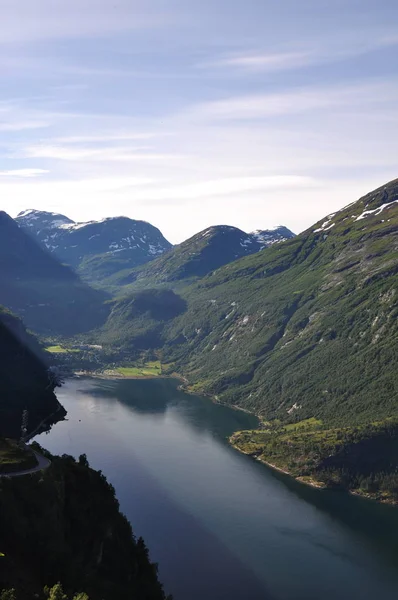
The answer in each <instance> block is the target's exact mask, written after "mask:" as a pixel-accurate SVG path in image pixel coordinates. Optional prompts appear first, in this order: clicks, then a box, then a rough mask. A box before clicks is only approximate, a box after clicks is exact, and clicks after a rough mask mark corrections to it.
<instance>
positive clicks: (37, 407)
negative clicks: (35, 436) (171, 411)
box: [0, 307, 61, 437]
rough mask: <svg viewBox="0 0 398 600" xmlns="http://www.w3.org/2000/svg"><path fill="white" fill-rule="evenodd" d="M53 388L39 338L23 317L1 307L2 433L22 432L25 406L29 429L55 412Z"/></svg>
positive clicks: (0, 372)
mask: <svg viewBox="0 0 398 600" xmlns="http://www.w3.org/2000/svg"><path fill="white" fill-rule="evenodd" d="M53 390H54V385H53V384H52V383H51V381H50V379H49V375H48V372H47V366H46V364H45V359H44V356H43V353H42V350H41V348H40V346H39V344H38V343H37V340H36V339H35V338H34V337H33V336H31V335H29V334H28V333H27V332H26V330H25V328H24V326H23V323H22V322H21V320H20V319H18V318H16V317H15V316H14V315H12V314H11V313H10V312H9V311H7V310H6V309H4V308H3V307H0V392H1V393H0V437H1V436H7V437H18V436H19V434H20V427H21V421H22V412H23V410H25V409H27V410H28V411H29V431H32V430H34V429H35V428H36V427H37V426H38V425H39V423H41V421H43V419H45V418H47V417H49V416H50V415H51V414H54V413H56V412H57V411H58V408H59V404H58V401H57V399H56V397H55V395H54V392H53ZM60 414H61V412H60Z"/></svg>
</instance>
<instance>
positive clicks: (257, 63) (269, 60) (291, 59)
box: [199, 52, 312, 71]
mask: <svg viewBox="0 0 398 600" xmlns="http://www.w3.org/2000/svg"><path fill="white" fill-rule="evenodd" d="M311 60H312V57H311V55H310V54H309V53H307V52H281V53H279V54H267V53H257V54H256V53H252V54H233V55H229V56H226V57H224V58H219V59H216V60H214V61H209V62H206V63H202V64H200V65H199V66H200V67H203V68H205V67H209V68H213V69H218V68H223V67H236V68H238V69H245V70H246V69H247V70H250V71H281V70H284V69H292V68H294V67H302V66H304V65H307V64H309V62H311Z"/></svg>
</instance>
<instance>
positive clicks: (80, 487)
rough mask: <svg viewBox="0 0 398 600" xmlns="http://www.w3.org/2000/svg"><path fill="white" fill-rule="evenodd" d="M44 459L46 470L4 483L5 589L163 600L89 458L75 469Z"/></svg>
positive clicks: (25, 599) (29, 594)
mask: <svg viewBox="0 0 398 600" xmlns="http://www.w3.org/2000/svg"><path fill="white" fill-rule="evenodd" d="M46 454H47V456H49V457H50V458H51V460H52V464H51V466H50V467H49V468H48V469H47V470H46V471H43V472H42V473H39V474H36V475H31V476H28V477H19V478H14V479H7V478H2V479H0V531H1V552H2V553H3V554H4V556H3V557H2V558H1V559H0V560H1V563H0V590H1V589H11V588H14V589H15V590H16V595H17V598H18V600H31V599H32V598H33V597H38V598H40V599H41V598H43V600H44V597H45V595H44V594H43V589H44V586H46V585H47V586H53V585H55V584H56V583H57V582H58V581H62V583H63V586H64V589H65V592H66V593H67V595H68V597H69V596H70V597H72V596H74V594H76V593H77V592H81V591H82V590H83V591H84V592H86V593H87V594H88V596H89V597H90V600H115V599H117V600H165V595H164V593H163V590H162V587H161V585H160V583H159V582H158V579H157V569H156V566H155V565H154V564H152V563H151V562H150V560H149V558H148V550H147V548H146V546H145V544H144V542H143V540H142V539H138V540H137V539H136V538H135V537H134V536H133V533H132V530H131V526H130V524H129V523H128V521H127V519H126V518H125V517H124V516H123V515H122V514H121V513H120V511H119V504H118V501H117V500H116V498H115V490H114V489H113V487H112V486H111V485H110V484H109V483H107V481H106V479H105V477H104V476H103V475H102V474H101V472H97V471H94V470H92V469H90V468H89V466H88V463H87V460H86V458H85V456H84V455H83V456H81V457H80V459H79V461H78V462H76V461H75V460H74V459H73V458H72V457H70V456H64V457H62V458H59V457H53V456H51V455H48V453H46ZM36 594H37V596H36Z"/></svg>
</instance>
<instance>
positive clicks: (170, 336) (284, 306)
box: [105, 181, 398, 425]
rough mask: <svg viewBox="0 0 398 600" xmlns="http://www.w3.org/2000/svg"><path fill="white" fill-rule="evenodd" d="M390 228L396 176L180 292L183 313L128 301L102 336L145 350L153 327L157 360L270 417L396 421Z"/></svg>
mask: <svg viewBox="0 0 398 600" xmlns="http://www.w3.org/2000/svg"><path fill="white" fill-rule="evenodd" d="M397 225H398V181H393V182H391V183H390V184H388V185H386V186H383V187H382V188H380V189H378V190H376V191H374V192H372V193H370V194H368V195H367V196H365V197H364V198H362V199H360V200H359V201H357V202H355V203H353V204H352V205H350V206H348V207H346V208H345V209H343V210H341V211H339V212H337V213H336V214H333V215H329V216H328V217H325V218H324V219H323V220H322V221H320V222H319V223H318V224H316V225H314V226H313V227H312V228H310V229H309V230H307V231H306V232H304V233H302V234H301V235H299V236H297V237H295V238H293V239H290V240H288V241H285V242H283V243H282V244H277V245H274V246H272V247H271V248H267V249H265V250H263V251H261V252H259V253H256V254H253V255H251V256H248V257H246V258H243V259H240V260H238V261H235V262H233V263H231V264H228V265H225V266H223V267H221V268H219V269H217V270H215V271H214V272H212V273H211V274H209V275H208V276H206V277H203V278H202V279H200V280H199V281H198V282H196V283H194V284H191V285H188V286H186V287H183V288H181V289H179V290H178V294H179V296H180V297H181V298H182V299H183V300H184V301H185V302H186V309H185V310H184V311H183V312H182V313H181V314H179V315H177V316H175V317H173V318H170V319H167V320H166V319H158V318H157V317H156V316H154V315H153V314H152V315H149V313H145V312H144V311H143V312H141V314H140V315H139V316H136V315H134V314H131V313H129V312H128V311H126V312H125V313H124V314H122V308H123V307H124V306H127V304H128V300H126V299H124V300H123V301H122V303H121V304H120V305H119V306H120V310H119V308H118V304H116V305H115V306H114V308H113V312H114V313H118V314H119V318H118V319H117V320H115V319H112V320H109V321H108V324H107V330H106V336H105V337H107V336H108V339H109V340H111V341H112V342H115V341H116V340H117V338H118V337H119V336H120V337H121V338H122V339H123V338H126V334H125V332H126V331H127V330H128V331H129V334H128V336H127V337H130V339H131V342H132V346H133V347H134V348H135V349H140V348H141V347H147V346H148V338H146V337H145V335H144V336H142V335H141V332H145V330H146V329H145V328H146V327H147V326H148V330H150V331H153V330H155V329H156V327H157V329H156V337H157V338H158V340H159V341H158V343H157V345H158V352H160V353H161V356H162V360H163V362H166V363H173V370H176V371H179V372H180V373H181V374H183V375H184V376H186V377H187V378H188V380H189V381H190V383H191V384H192V385H193V386H194V387H195V389H196V390H198V391H203V392H206V393H210V394H212V395H215V396H217V398H218V399H219V400H221V401H224V402H227V403H230V404H234V405H237V406H239V407H242V408H245V409H248V410H251V411H254V412H256V413H257V414H259V415H262V416H264V417H265V418H267V419H275V418H278V419H282V420H284V421H289V420H303V419H306V418H309V417H316V418H320V419H322V420H323V421H324V422H325V423H326V424H327V423H331V424H333V425H338V424H342V425H344V424H347V423H348V424H354V423H366V422H371V421H374V420H380V419H384V418H386V417H389V416H392V415H394V414H395V413H396V410H397V398H398V378H397V374H396V347H397V335H398V328H397V316H398V305H397V289H398V227H397ZM153 264H154V263H152V265H153ZM171 287H172V286H171ZM148 294H150V291H148ZM136 326H137V328H136ZM151 340H152V338H151ZM151 344H152V341H151Z"/></svg>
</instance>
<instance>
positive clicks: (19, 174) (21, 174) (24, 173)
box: [0, 169, 49, 178]
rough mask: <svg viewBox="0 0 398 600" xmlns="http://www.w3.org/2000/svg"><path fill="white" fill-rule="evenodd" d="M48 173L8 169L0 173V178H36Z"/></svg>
mask: <svg viewBox="0 0 398 600" xmlns="http://www.w3.org/2000/svg"><path fill="white" fill-rule="evenodd" d="M46 173H49V171H47V170H46V169H10V170H9V171H0V177H17V178H19V177H22V178H26V177H28V178H30V177H38V176H40V175H45V174H46Z"/></svg>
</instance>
